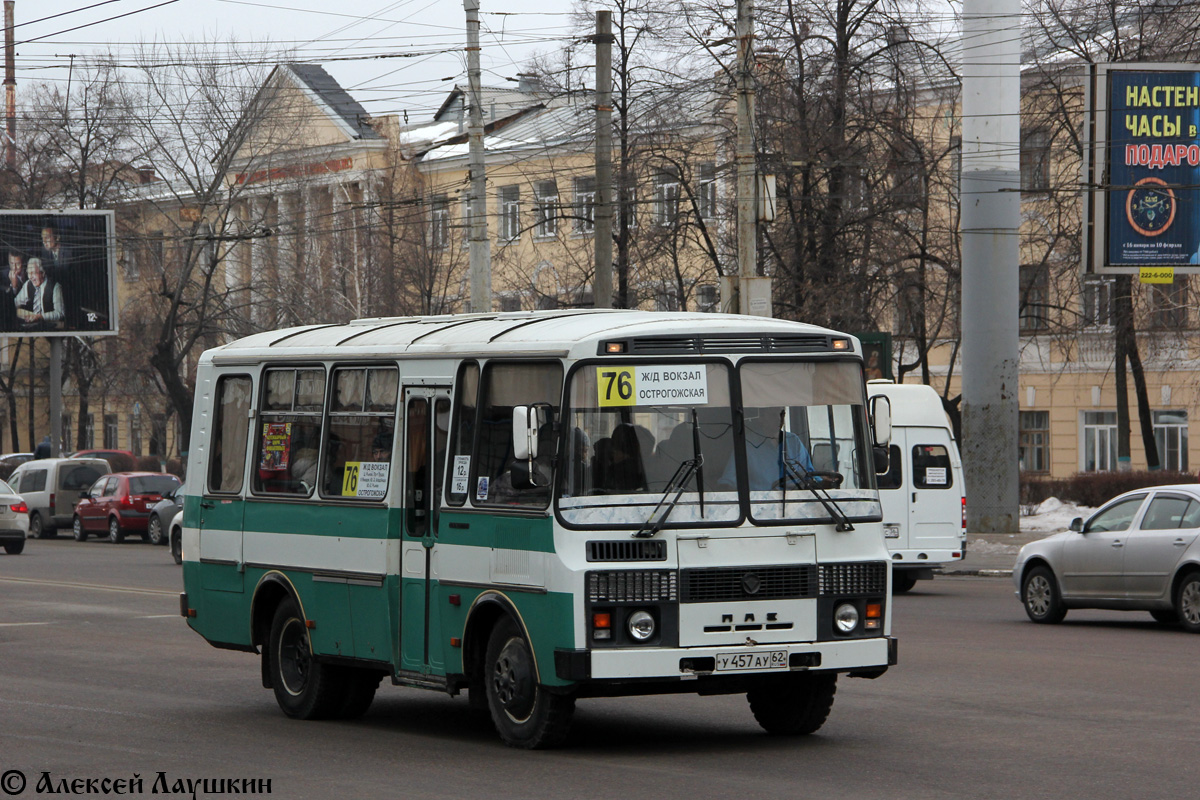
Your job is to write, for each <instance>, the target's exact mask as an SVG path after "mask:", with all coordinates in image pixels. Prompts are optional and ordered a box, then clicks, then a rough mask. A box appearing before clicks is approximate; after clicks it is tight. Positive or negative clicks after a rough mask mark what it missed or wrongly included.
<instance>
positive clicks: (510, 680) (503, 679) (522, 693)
mask: <svg viewBox="0 0 1200 800" xmlns="http://www.w3.org/2000/svg"><path fill="white" fill-rule="evenodd" d="M492 689H493V690H494V691H495V694H496V699H497V700H498V701H499V702H500V706H501V707H502V708H503V709H504V712H505V713H506V714H508V716H509V717H511V718H512V719H513V720H514V721H517V722H520V721H522V720H525V719H527V718H528V717H529V712H530V711H531V710H533V702H534V695H535V689H536V687H535V686H534V678H533V669H532V664H531V662H530V659H529V653H528V652H527V651H526V650H525V648H524V647H523V646H522V645H521V643H520V642H519V641H517V640H515V639H513V640H510V641H509V642H508V644H506V645H505V646H504V649H503V650H501V651H500V655H499V656H498V657H497V658H496V664H495V667H494V668H493V670H492Z"/></svg>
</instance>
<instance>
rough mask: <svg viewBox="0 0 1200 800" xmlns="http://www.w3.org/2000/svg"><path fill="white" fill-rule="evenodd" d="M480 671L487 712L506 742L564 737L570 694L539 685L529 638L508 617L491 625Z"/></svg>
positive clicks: (522, 744) (553, 741)
mask: <svg viewBox="0 0 1200 800" xmlns="http://www.w3.org/2000/svg"><path fill="white" fill-rule="evenodd" d="M484 670H485V672H484V689H485V691H486V693H487V703H488V711H489V712H490V713H491V716H492V723H493V724H494V725H495V726H496V731H497V732H498V733H499V734H500V739H501V740H503V742H504V743H505V744H507V745H509V746H510V747H519V748H522V749H525V750H536V749H541V748H547V747H554V746H556V745H558V744H560V743H561V742H562V741H563V739H564V738H566V735H567V728H568V727H570V724H571V715H572V713H574V711H575V698H574V697H573V696H570V695H560V694H553V693H551V692H548V691H547V690H546V688H545V687H544V686H540V685H539V684H538V680H537V666H536V664H535V663H534V660H533V652H532V651H531V650H530V648H529V642H527V641H526V640H525V636H524V634H522V633H521V631H520V629H519V628H518V627H517V626H516V624H515V623H514V622H513V621H512V620H511V619H509V618H505V619H502V620H500V622H499V623H497V625H496V627H495V628H493V629H492V634H491V636H490V637H489V639H488V646H487V656H486V657H485V659H484Z"/></svg>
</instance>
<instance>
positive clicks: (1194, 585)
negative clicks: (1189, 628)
mask: <svg viewBox="0 0 1200 800" xmlns="http://www.w3.org/2000/svg"><path fill="white" fill-rule="evenodd" d="M1179 616H1181V617H1183V619H1184V621H1185V622H1187V623H1188V624H1189V625H1200V581H1188V583H1187V585H1186V586H1184V587H1183V591H1182V592H1180V593H1179Z"/></svg>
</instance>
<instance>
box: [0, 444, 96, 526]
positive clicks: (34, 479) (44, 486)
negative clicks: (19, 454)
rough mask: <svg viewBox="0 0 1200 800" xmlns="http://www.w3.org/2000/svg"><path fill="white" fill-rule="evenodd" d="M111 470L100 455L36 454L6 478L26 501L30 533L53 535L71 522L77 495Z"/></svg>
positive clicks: (77, 498)
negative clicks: (37, 456) (38, 456)
mask: <svg viewBox="0 0 1200 800" xmlns="http://www.w3.org/2000/svg"><path fill="white" fill-rule="evenodd" d="M110 472H112V470H111V469H109V467H108V462H107V461H105V460H104V459H102V458H37V459H34V460H33V461H26V462H25V463H24V464H22V465H21V466H19V467H17V468H16V470H14V471H13V474H12V477H10V478H9V481H8V482H9V484H11V485H12V487H13V488H14V489H16V490H17V494H19V495H21V497H23V498H24V499H25V502H26V503H27V504H28V505H29V535H30V536H32V537H33V538H35V539H41V538H44V537H53V536H55V535H56V534H57V529H58V528H59V527H66V526H67V525H70V524H71V520H72V519H73V518H74V516H75V504H76V503H78V502H79V498H80V497H81V496H83V494H84V493H85V492H87V490H88V487H90V486H91V485H92V484H93V483H95V482H96V479H97V478H99V477H100V476H101V475H107V474H108V473H110Z"/></svg>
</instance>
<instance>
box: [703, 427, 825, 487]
mask: <svg viewBox="0 0 1200 800" xmlns="http://www.w3.org/2000/svg"><path fill="white" fill-rule="evenodd" d="M782 410H783V409H781V408H779V407H778V406H776V407H774V408H747V409H745V411H744V414H745V422H746V425H745V430H746V436H745V438H746V471H747V472H748V473H749V478H750V491H752V492H764V491H769V490H771V489H778V488H780V487H782V486H784V485H785V484H786V485H787V486H788V487H789V488H795V487H796V482H795V480H794V479H793V478H791V476H790V473H788V471H787V470H786V469H785V467H784V465H783V462H782V461H781V459H780V453H779V426H780V421H779V420H780V413H781V412H782ZM783 441H784V452H785V455H786V458H787V459H788V461H790V462H792V463H794V464H796V465H798V466H799V468H800V471H801V473H802V474H805V473H811V472H812V471H813V463H812V457H811V456H810V455H809V454H808V448H807V447H805V446H804V442H803V441H801V439H800V437H799V436H797V435H796V434H794V433H792V432H791V431H787V432H785V433H784V435H783ZM785 477H786V478H787V480H786V481H785V480H784V478H785ZM717 485H718V486H719V487H720V488H722V489H733V488H736V487H737V472H736V461H735V459H732V458H731V459H729V463H728V464H727V465H726V467H725V472H724V473H722V474H721V477H720V479H719V480H718V481H717Z"/></svg>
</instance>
